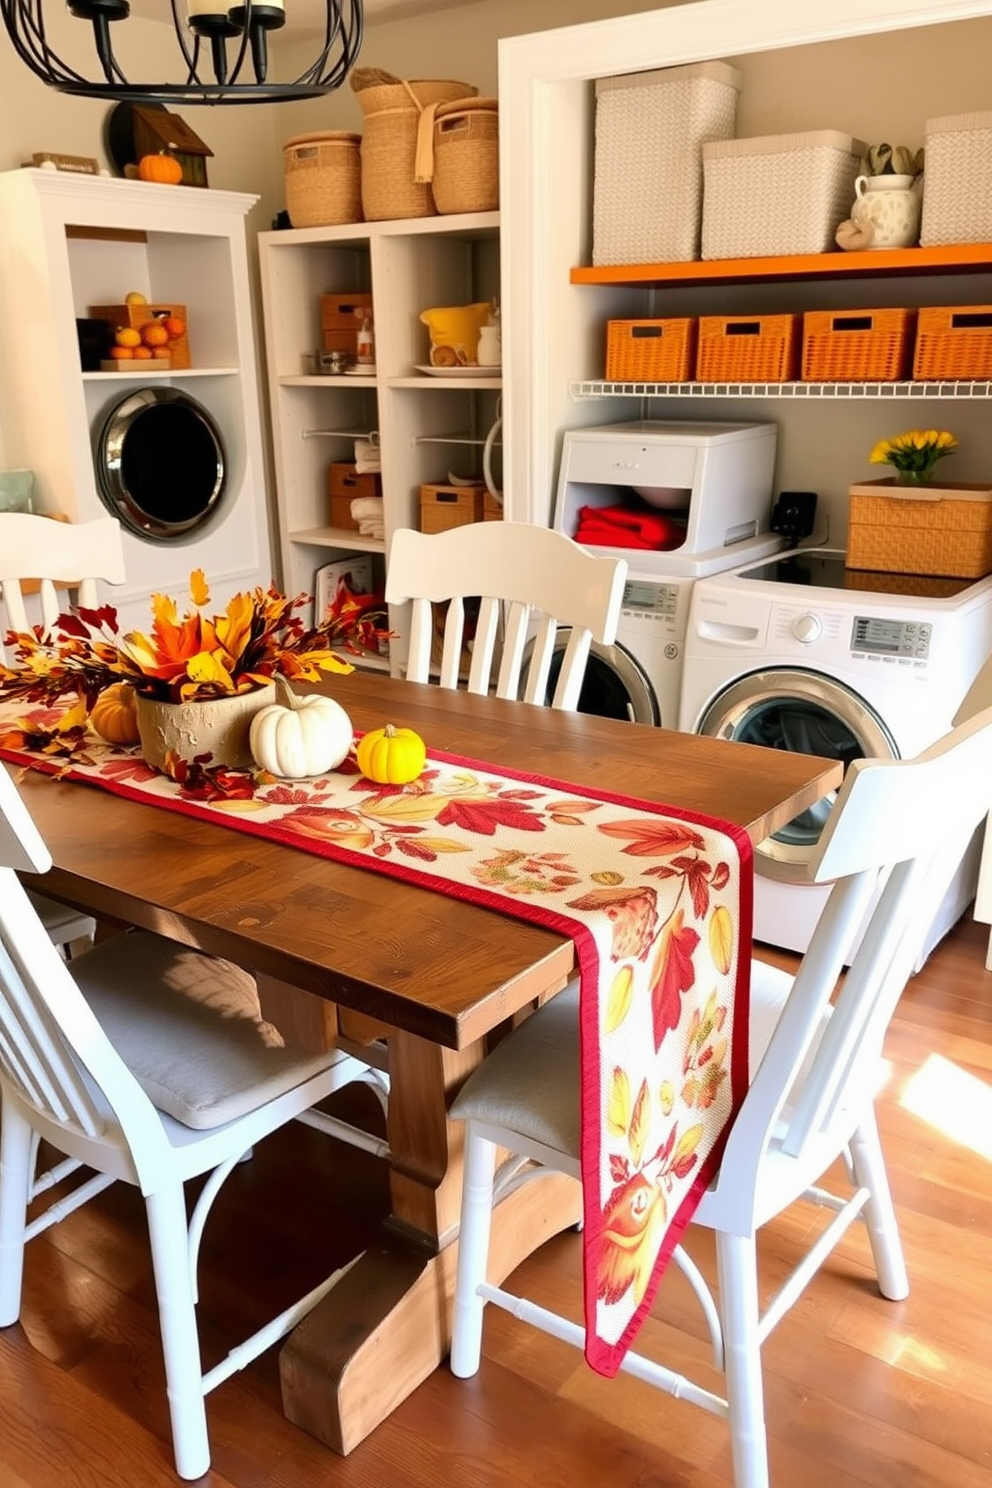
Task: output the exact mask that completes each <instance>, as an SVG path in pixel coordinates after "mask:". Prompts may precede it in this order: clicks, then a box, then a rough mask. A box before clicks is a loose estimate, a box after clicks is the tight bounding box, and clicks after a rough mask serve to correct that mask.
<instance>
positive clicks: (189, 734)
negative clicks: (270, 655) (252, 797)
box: [135, 683, 276, 773]
mask: <svg viewBox="0 0 992 1488" xmlns="http://www.w3.org/2000/svg"><path fill="white" fill-rule="evenodd" d="M275 700H276V689H275V683H269V685H268V686H267V687H258V688H256V689H255V691H254V692H241V693H236V694H235V695H234V696H233V697H225V698H207V699H203V700H196V701H193V702H189V703H165V702H159V701H158V699H156V698H147V697H142V696H141V694H140V693H139V694H138V696H137V698H136V700H135V705H136V714H137V720H138V734H139V736H140V738H141V753H142V754H143V756H144V758H145V760H146V761H147V762H148V764H150V765H154V766H155V768H156V769H157V770H162V771H163V772H165V773H167V772H166V757H167V755H169V754H170V753H172V754H176V755H178V756H179V757H180V758H181V759H184V760H186V761H192V760H194V759H195V758H196V757H197V755H203V754H210V755H211V756H212V761H211V762H212V763H213V764H218V765H229V766H231V767H232V768H233V769H241V770H247V769H251V767H252V763H253V761H252V756H251V749H250V747H249V742H248V734H249V730H250V728H251V721H252V719H253V718H254V716H255V714H256V713H257V712H259V710H260V709H261V708H266V707H268V706H269V704H270V703H274V702H275Z"/></svg>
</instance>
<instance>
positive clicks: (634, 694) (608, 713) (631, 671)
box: [521, 626, 661, 728]
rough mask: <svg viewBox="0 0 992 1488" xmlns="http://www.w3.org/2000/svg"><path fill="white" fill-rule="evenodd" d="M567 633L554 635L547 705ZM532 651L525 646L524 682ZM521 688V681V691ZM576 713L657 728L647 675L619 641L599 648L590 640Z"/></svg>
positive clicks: (656, 711)
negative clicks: (590, 714) (617, 719)
mask: <svg viewBox="0 0 992 1488" xmlns="http://www.w3.org/2000/svg"><path fill="white" fill-rule="evenodd" d="M571 633H572V632H571V629H570V628H569V627H567V626H566V627H563V628H562V629H561V630H559V631H558V633H557V635H556V636H555V644H554V649H553V651H552V654H551V669H550V671H549V673H548V695H547V701H549V702H550V700H551V698H552V696H553V695H554V690H555V686H556V685H557V682H558V673H559V672H560V671H561V664H562V661H563V660H564V658H565V647H566V646H567V645H568V638H569V636H570V635H571ZM532 649H533V643H529V644H528V648H527V652H526V653H525V656H524V664H523V678H524V680H526V675H527V667H528V665H529V659H530V652H531V651H532ZM523 685H524V684H523V682H522V683H521V692H522V691H523ZM578 711H579V712H580V713H593V714H596V715H597V716H598V717H600V718H620V719H623V720H624V722H629V723H646V724H648V725H649V726H651V727H653V728H658V727H659V726H660V724H661V710H660V709H659V707H658V698H657V696H656V694H655V690H654V688H653V686H652V685H651V681H650V679H649V677H648V675H647V673H646V672H645V670H644V668H643V667H642V666H641V664H640V662H639V661H638V660H637V658H636V657H635V656H634V655H633V654H632V653H631V652H630V651H628V650H627V648H626V646H622V645H621V644H620V643H619V642H617V644H616V645H615V646H603V645H601V644H600V643H599V642H598V641H593V643H592V645H591V646H590V648H589V660H588V662H587V663H586V674H585V677H584V678H583V682H582V691H581V692H580V693H579V706H578Z"/></svg>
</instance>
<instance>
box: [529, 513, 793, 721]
mask: <svg viewBox="0 0 992 1488" xmlns="http://www.w3.org/2000/svg"><path fill="white" fill-rule="evenodd" d="M781 546H782V539H781V538H780V537H778V536H777V535H776V534H774V533H765V534H763V536H762V537H760V538H758V539H755V540H752V541H751V542H748V543H744V544H743V554H744V555H747V556H749V557H751V558H752V559H756V558H758V557H761V556H766V555H768V554H771V553H774V552H775V551H776V549H777V548H781ZM741 556H742V552H741V550H740V549H738V551H737V557H736V560H735V561H737V562H740V560H741ZM698 582H699V581H698V579H695V578H686V577H681V578H675V577H672V576H670V575H666V576H664V577H660V576H659V575H658V574H657V573H652V574H639V573H629V574H628V577H627V582H626V584H625V585H624V591H623V608H622V610H621V612H620V623H619V625H618V626H617V638H616V643H615V644H614V645H612V646H601V645H600V644H599V643H598V642H597V641H594V642H593V643H592V646H591V647H590V651H589V660H588V663H587V665H586V673H585V678H584V680H583V683H582V691H581V692H580V694H579V703H578V708H579V712H580V713H598V714H599V715H600V717H603V718H622V719H628V720H629V721H630V722H631V723H647V724H652V725H654V726H655V727H657V728H678V726H679V707H680V701H681V692H682V666H683V657H684V653H685V638H686V627H687V625H688V622H689V603H690V600H691V597H692V590H693V586H694V585H695V584H696V583H698ZM568 636H569V632H568V630H561V631H559V633H558V635H557V636H556V638H555V646H554V652H553V656H552V663H551V673H550V680H549V684H548V685H549V690H550V691H553V690H554V685H555V682H556V681H557V678H558V670H559V668H560V666H561V663H562V661H563V660H564V656H565V647H566V645H567V644H568Z"/></svg>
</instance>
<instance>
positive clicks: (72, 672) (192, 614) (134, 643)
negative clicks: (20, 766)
mask: <svg viewBox="0 0 992 1488" xmlns="http://www.w3.org/2000/svg"><path fill="white" fill-rule="evenodd" d="M189 595H190V604H189V606H188V608H187V609H186V610H185V611H184V612H183V613H180V609H179V606H178V605H177V603H176V601H175V600H174V599H172V598H170V597H169V596H168V595H164V594H155V595H153V596H152V601H151V610H152V627H151V631H150V633H148V634H144V633H143V632H140V631H128V632H126V633H124V632H122V631H121V627H120V623H119V620H118V616H117V611H116V609H114V608H113V607H112V606H110V605H102V606H100V607H99V608H98V609H86V608H83V607H80V608H78V609H75V610H72V611H71V612H68V613H66V614H62V615H60V616H59V617H58V619H57V620H56V622H55V625H54V626H53V627H52V630H51V632H50V633H44V632H43V631H42V629H41V627H36V628H35V629H34V630H32V631H28V632H24V633H21V632H12V633H10V634H9V635H8V637H7V643H6V644H7V647H8V652H9V654H10V656H11V661H10V663H9V664H0V700H2V701H15V702H24V703H31V704H36V705H39V707H40V709H42V710H52V709H53V708H54V705H55V704H57V703H60V702H61V701H62V700H63V699H66V698H71V697H74V698H75V699H76V701H75V704H74V705H73V706H72V707H70V708H69V709H68V711H65V710H62V711H60V712H59V713H58V714H57V715H56V714H54V713H51V712H48V713H45V712H43V713H41V714H39V715H37V716H36V717H35V719H34V720H33V723H32V726H31V727H30V728H29V729H27V730H22V732H24V733H25V736H26V742H27V743H28V746H29V747H31V748H35V749H42V750H44V751H45V752H48V753H54V754H67V755H72V754H73V753H75V752H76V751H77V750H78V749H80V748H81V747H82V746H83V744H84V741H85V737H86V719H87V717H88V716H89V713H90V711H91V710H92V708H93V705H94V703H95V702H96V700H97V698H98V697H99V696H100V694H101V693H102V692H104V691H105V689H106V688H108V687H110V686H113V685H114V684H119V683H126V684H129V685H130V686H131V687H133V688H134V690H135V692H136V693H139V694H141V695H142V696H144V697H148V698H155V699H157V700H159V701H163V702H173V703H179V702H189V701H191V700H193V699H199V700H205V699H211V698H224V697H231V696H234V695H235V694H238V693H245V692H253V691H255V690H257V689H258V688H260V687H264V686H266V685H267V684H268V683H269V682H271V681H272V680H273V679H274V678H275V677H276V676H277V675H280V676H283V677H285V678H287V679H288V680H290V681H303V682H316V681H318V680H319V678H320V677H321V676H322V675H323V674H325V673H328V672H338V673H347V672H350V671H352V670H353V669H354V668H353V666H352V664H351V662H349V661H348V660H347V659H346V658H345V657H342V656H341V655H339V654H338V652H339V651H344V652H349V653H351V654H354V655H361V654H363V653H364V652H365V651H368V650H373V649H375V648H376V647H377V645H378V642H379V640H380V639H381V638H383V637H387V636H388V635H389V631H388V629H387V627H386V623H385V619H386V617H385V614H384V612H383V611H382V610H381V609H377V608H373V607H372V605H371V603H370V600H369V597H368V596H365V595H362V596H355V595H353V594H351V593H350V592H349V591H348V590H347V589H344V590H342V591H341V593H340V594H339V595H338V596H337V598H336V599H335V602H334V604H333V605H332V606H331V607H330V609H329V610H328V613H327V615H326V616H325V618H324V620H323V621H322V622H321V623H320V624H319V625H317V626H313V627H309V628H308V627H307V626H306V625H305V624H304V622H303V619H302V617H301V613H300V612H301V611H302V610H303V609H304V608H305V606H306V605H307V604H308V603H309V596H307V595H305V594H301V595H298V596H297V597H296V598H295V599H290V598H288V597H287V596H285V595H283V594H281V593H280V592H279V591H278V590H277V589H275V588H273V587H270V588H268V589H263V588H261V587H259V588H256V589H253V590H251V591H249V592H245V593H241V594H236V595H235V596H234V597H233V598H232V599H231V600H230V601H229V602H228V604H227V606H226V608H225V609H224V611H223V613H221V614H214V615H209V614H207V613H206V607H207V606H209V604H210V590H209V587H208V585H207V581H206V578H205V576H204V573H203V570H202V569H196V570H195V571H194V572H193V573H192V574H191V575H190V589H189ZM27 722H31V720H27Z"/></svg>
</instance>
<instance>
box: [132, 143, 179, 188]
mask: <svg viewBox="0 0 992 1488" xmlns="http://www.w3.org/2000/svg"><path fill="white" fill-rule="evenodd" d="M182 178H183V168H182V166H181V165H180V163H179V161H178V160H177V159H176V157H175V156H174V155H170V154H169V152H168V150H160V151H159V152H158V154H157V155H142V157H141V159H140V160H139V161H138V179H139V180H140V181H158V182H159V184H160V185H163V186H178V185H179V183H180V181H181V180H182Z"/></svg>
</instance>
